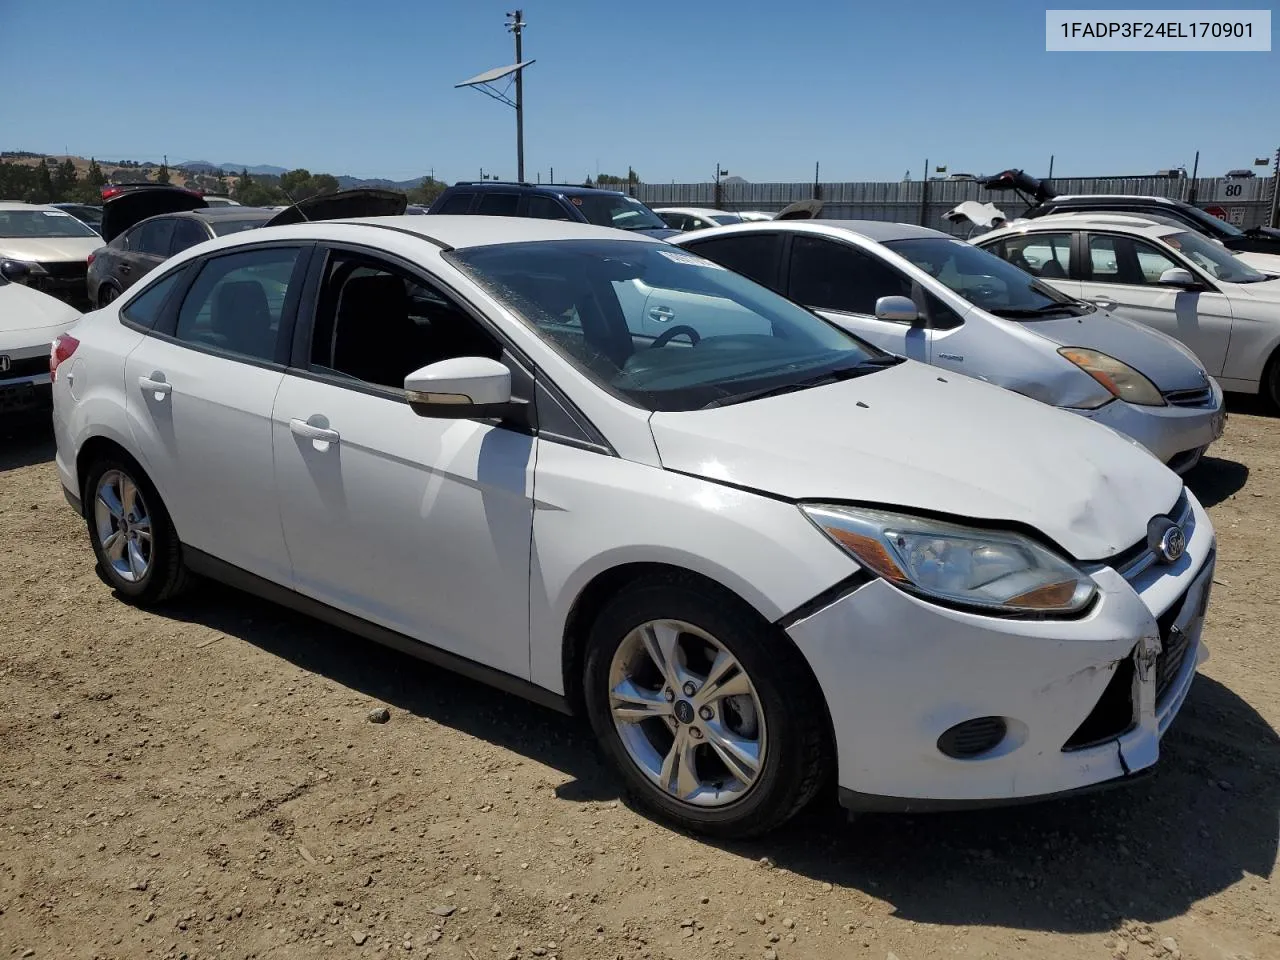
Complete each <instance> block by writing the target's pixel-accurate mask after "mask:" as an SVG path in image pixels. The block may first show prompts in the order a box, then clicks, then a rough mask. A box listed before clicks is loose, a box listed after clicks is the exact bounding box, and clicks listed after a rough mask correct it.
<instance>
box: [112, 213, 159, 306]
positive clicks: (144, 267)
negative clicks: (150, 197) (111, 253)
mask: <svg viewBox="0 0 1280 960" xmlns="http://www.w3.org/2000/svg"><path fill="white" fill-rule="evenodd" d="M173 227H174V218H173V217H152V218H151V219H150V220H144V221H142V223H140V224H138V225H137V226H136V227H134V228H133V229H132V230H130V231H129V238H128V246H127V248H126V249H125V250H124V251H123V253H122V255H121V256H120V257H118V258H117V259H116V263H115V266H114V268H113V272H114V274H115V279H116V282H117V283H119V284H120V289H121V290H127V289H128V288H129V286H130V285H132V284H135V283H137V282H138V281H139V280H140V279H142V278H143V277H144V276H146V275H147V274H148V273H150V272H151V271H152V270H154V269H155V268H156V267H158V266H160V264H162V263H164V262H165V260H167V259H168V258H169V245H170V243H171V242H172V240H173Z"/></svg>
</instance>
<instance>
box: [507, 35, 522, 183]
mask: <svg viewBox="0 0 1280 960" xmlns="http://www.w3.org/2000/svg"><path fill="white" fill-rule="evenodd" d="M523 13H524V11H523V10H517V11H516V12H515V13H508V14H507V16H508V17H510V18H511V19H510V20H508V21H507V29H508V30H510V31H511V32H512V33H514V34H515V35H516V64H517V66H516V180H517V181H518V182H519V183H524V70H522V69H521V68H520V67H519V64H520V63H521V62H523V57H522V56H521V48H520V34H521V32H522V31H523V30H524V27H525V23H524V16H523Z"/></svg>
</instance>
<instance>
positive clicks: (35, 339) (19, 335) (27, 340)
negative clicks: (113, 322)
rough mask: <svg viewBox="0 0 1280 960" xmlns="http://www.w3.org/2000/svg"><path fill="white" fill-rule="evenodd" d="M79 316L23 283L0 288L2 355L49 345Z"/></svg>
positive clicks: (7, 284)
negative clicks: (40, 344)
mask: <svg viewBox="0 0 1280 960" xmlns="http://www.w3.org/2000/svg"><path fill="white" fill-rule="evenodd" d="M80 316H81V314H80V311H79V310H77V309H76V308H75V307H72V306H69V305H67V304H65V303H63V302H62V301H61V300H58V299H57V298H55V297H51V296H49V295H48V294H47V293H41V292H40V291H39V290H32V289H31V288H30V287H27V286H23V285H22V284H20V283H6V284H3V285H0V352H2V351H4V350H16V349H19V348H21V347H29V346H33V345H35V344H38V343H48V342H49V341H51V340H52V339H53V338H54V337H56V336H57V335H58V334H59V333H62V331H63V330H64V329H66V328H67V327H69V326H70V325H71V324H73V323H75V322H76V321H77V320H79V319H80Z"/></svg>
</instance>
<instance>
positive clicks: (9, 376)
mask: <svg viewBox="0 0 1280 960" xmlns="http://www.w3.org/2000/svg"><path fill="white" fill-rule="evenodd" d="M48 372H49V356H48V354H44V355H42V356H38V357H23V358H22V359H21V360H10V361H9V369H8V370H0V380H20V379H22V378H23V377H34V376H36V375H37V374H40V373H48Z"/></svg>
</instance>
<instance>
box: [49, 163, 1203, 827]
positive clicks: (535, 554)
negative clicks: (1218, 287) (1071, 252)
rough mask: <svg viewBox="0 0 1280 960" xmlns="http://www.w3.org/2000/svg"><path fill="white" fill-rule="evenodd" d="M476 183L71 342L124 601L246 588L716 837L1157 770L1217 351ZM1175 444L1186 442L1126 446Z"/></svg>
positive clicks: (781, 245)
mask: <svg viewBox="0 0 1280 960" xmlns="http://www.w3.org/2000/svg"><path fill="white" fill-rule="evenodd" d="M479 186H480V185H470V184H467V185H460V186H459V187H457V188H456V191H457V192H456V193H455V194H454V195H453V197H452V198H451V199H457V197H458V195H459V194H460V193H462V192H464V191H466V190H468V189H469V191H470V196H468V197H466V210H467V211H468V214H467V215H461V216H458V215H442V214H440V213H439V211H437V210H435V208H434V207H433V215H431V216H400V217H381V216H360V217H357V218H356V219H354V220H344V221H342V222H334V221H332V220H328V219H324V218H322V217H321V216H313V215H308V214H307V211H306V210H305V209H303V207H301V206H300V207H298V208H293V213H292V214H291V215H290V216H287V217H286V216H281V217H278V218H277V219H276V220H275V221H274V223H275V225H270V223H271V222H269V223H268V225H267V226H264V227H262V228H259V229H253V230H243V231H239V232H236V233H231V234H228V235H223V236H217V237H213V238H210V239H207V240H205V241H204V242H202V243H200V244H197V245H195V246H193V247H190V248H187V249H184V250H180V251H177V252H173V251H172V247H170V252H171V253H172V255H171V256H169V257H168V259H165V260H163V261H162V262H160V263H159V264H158V265H157V266H155V267H153V268H152V269H150V270H148V271H147V272H146V273H145V274H144V275H143V276H142V277H141V279H139V280H138V281H137V282H135V283H133V284H132V285H131V286H129V287H128V288H126V289H124V290H123V292H122V294H121V295H120V296H118V297H117V298H116V299H113V300H111V301H110V302H108V303H106V304H105V305H104V306H103V307H102V308H100V309H97V310H94V311H93V312H91V313H89V314H87V315H86V316H84V317H83V318H82V319H80V320H79V321H78V322H77V323H76V324H75V325H74V326H73V327H71V328H70V330H69V331H67V332H65V333H62V334H61V335H59V336H58V337H57V338H56V340H55V341H54V344H53V346H52V349H51V351H50V361H49V366H50V370H51V377H52V380H53V383H52V391H53V404H54V432H55V436H56V440H57V458H56V461H57V470H58V474H59V477H60V479H61V482H62V485H63V487H64V488H65V491H66V495H67V499H68V501H69V502H70V503H71V504H72V506H73V508H74V509H75V510H77V511H78V512H79V513H80V514H81V516H82V517H83V518H84V521H85V523H86V527H87V531H88V536H89V541H90V545H91V548H92V551H93V554H94V562H96V564H97V565H98V568H99V569H100V571H101V573H102V575H103V577H105V578H106V580H107V581H108V582H109V583H110V584H111V585H112V586H113V587H114V589H115V591H116V593H117V595H118V596H120V597H121V598H122V599H124V600H127V601H129V602H133V603H138V604H143V605H148V604H155V603H161V602H164V601H165V600H167V599H169V598H171V597H172V596H174V595H176V594H177V593H178V592H180V590H181V589H182V588H183V587H184V585H185V583H186V582H187V578H188V576H189V575H190V574H200V575H205V576H209V577H213V578H216V579H222V580H224V581H227V582H230V583H232V584H234V585H236V586H239V587H241V588H243V589H246V590H249V591H251V592H256V593H259V594H261V595H263V596H266V597H269V598H272V599H274V600H276V601H278V602H280V603H282V604H285V605H289V606H292V607H295V608H298V609H301V610H303V611H306V612H308V613H310V614H312V615H315V616H318V617H321V618H323V619H327V620H329V621H331V622H334V623H337V624H339V625H341V626H343V627H344V628H346V629H349V630H352V631H354V632H356V633H359V634H362V635H364V636H367V637H370V638H373V639H375V640H378V641H380V642H383V643H387V644H390V645H392V646H395V647H397V648H399V649H402V650H405V651H408V652H410V653H412V654H414V655H417V656H420V657H423V658H425V659H427V660H429V661H432V662H435V663H438V664H441V665H444V666H446V667H449V668H451V669H454V670H457V671H459V672H462V673H464V674H467V675H470V676H473V677H477V678H480V679H483V680H486V681H488V682H491V683H493V684H494V685H496V686H498V687H500V688H502V689H504V690H507V691H510V692H515V693H518V694H521V695H523V696H527V697H530V698H532V699H534V700H536V701H538V702H541V703H544V704H547V705H550V706H553V707H556V708H559V709H562V710H565V711H568V712H573V713H580V714H583V715H585V716H586V717H587V718H588V720H589V722H590V724H591V727H592V729H593V730H594V732H595V734H596V736H597V738H598V739H599V741H600V744H601V746H602V749H603V750H604V752H605V754H606V755H607V756H608V757H609V759H610V760H611V762H612V763H613V764H614V766H615V767H616V769H617V770H618V772H619V775H620V776H621V777H622V778H623V779H624V780H625V781H626V783H627V784H628V786H629V787H630V789H631V790H632V791H633V792H634V793H635V795H636V796H637V798H638V799H639V800H640V801H641V802H642V803H643V804H645V805H646V806H647V807H648V808H649V809H651V810H654V811H655V812H657V813H659V814H661V815H663V816H665V817H667V818H668V819H670V820H671V821H673V822H675V823H678V824H680V825H683V826H686V827H689V828H692V829H696V830H699V831H703V832H707V833H711V834H717V835H724V836H742V835H750V834H756V833H761V832H764V831H767V830H770V829H772V828H774V827H776V826H777V825H779V824H781V823H782V822H784V821H785V820H787V819H788V818H789V817H791V816H792V815H794V814H795V813H796V812H797V811H798V810H800V809H801V808H803V807H804V806H805V805H806V803H808V801H809V800H810V799H812V798H813V797H814V796H815V795H816V794H817V793H818V792H819V791H820V790H823V789H826V788H829V787H831V786H832V785H834V787H835V788H837V790H838V793H839V796H840V799H841V802H842V803H844V804H845V805H846V806H848V807H849V808H851V809H855V810H868V809H897V810H918V809H927V808H952V807H967V806H975V805H987V804H992V803H1005V802H1013V801H1018V800H1023V799H1032V798H1043V797H1047V796H1057V795H1061V794H1064V793H1070V792H1074V791H1077V790H1082V789H1092V788H1096V787H1099V786H1103V785H1110V784H1116V783H1123V782H1126V781H1128V780H1129V779H1131V778H1132V777H1134V776H1136V775H1138V774H1140V773H1141V772H1142V771H1144V770H1146V769H1148V768H1150V767H1151V766H1152V765H1153V764H1154V763H1155V762H1156V760H1157V758H1158V756H1159V752H1160V739H1161V737H1162V735H1163V733H1164V732H1165V731H1166V730H1167V729H1168V727H1169V725H1170V723H1171V722H1172V721H1173V719H1174V717H1175V716H1176V714H1177V713H1178V711H1179V708H1180V707H1181V705H1182V703H1183V700H1184V698H1185V697H1186V695H1187V691H1188V689H1189V686H1190V684H1191V683H1192V680H1193V677H1194V674H1195V671H1196V667H1197V664H1198V663H1199V662H1200V661H1201V660H1202V659H1203V658H1204V657H1205V656H1206V652H1205V648H1204V645H1203V644H1202V642H1201V639H1200V635H1201V629H1202V625H1203V619H1204V614H1205V610H1206V605H1207V603H1208V598H1209V593H1210V589H1211V584H1212V582H1213V570H1214V567H1215V535H1214V531H1213V528H1212V525H1211V524H1210V521H1209V518H1208V516H1207V514H1206V513H1205V512H1204V510H1203V509H1202V507H1201V505H1200V504H1199V503H1198V502H1197V500H1196V498H1195V496H1194V495H1193V494H1191V493H1190V492H1189V491H1188V490H1187V489H1186V488H1185V487H1184V486H1183V484H1182V482H1181V480H1180V479H1179V477H1178V476H1177V475H1176V474H1175V473H1174V472H1173V471H1171V470H1169V469H1168V468H1167V467H1166V466H1165V465H1164V464H1163V463H1161V462H1160V461H1161V460H1162V459H1174V458H1175V455H1176V454H1177V453H1178V452H1185V451H1188V450H1189V451H1191V452H1192V454H1193V455H1195V454H1196V452H1197V451H1198V450H1200V449H1201V448H1202V447H1203V445H1204V444H1205V443H1207V442H1209V440H1210V439H1212V437H1213V436H1214V435H1216V431H1218V430H1219V429H1220V422H1215V420H1214V417H1215V416H1217V415H1218V413H1220V409H1219V407H1220V400H1221V394H1220V391H1218V390H1217V389H1216V388H1215V387H1213V385H1212V384H1209V383H1206V384H1205V385H1204V386H1205V387H1207V389H1208V400H1207V401H1206V402H1204V403H1201V404H1195V405H1180V404H1177V403H1170V402H1169V398H1170V395H1171V394H1177V393H1179V392H1180V391H1183V390H1184V389H1192V388H1195V384H1196V382H1198V378H1199V371H1200V366H1199V364H1198V363H1197V361H1196V360H1195V359H1194V358H1193V357H1192V356H1191V354H1190V353H1189V352H1187V351H1185V350H1183V349H1182V348H1181V347H1178V346H1176V345H1175V344H1173V343H1172V342H1171V341H1169V340H1168V338H1165V337H1163V336H1161V335H1159V334H1156V333H1150V332H1148V331H1146V330H1145V329H1144V328H1141V327H1138V326H1136V325H1133V324H1129V323H1125V322H1123V321H1121V320H1119V319H1117V318H1114V317H1111V316H1109V315H1108V314H1107V313H1106V312H1105V311H1102V310H1099V309H1097V308H1095V307H1094V306H1092V305H1089V306H1082V305H1081V302H1080V301H1079V300H1078V299H1076V298H1071V297H1068V296H1066V295H1064V294H1063V293H1061V292H1059V291H1057V290H1056V289H1055V288H1054V287H1053V286H1052V285H1051V283H1050V281H1047V280H1042V279H1040V278H1037V277H1033V276H1031V275H1030V274H1028V273H1026V272H1024V271H1023V270H1021V269H1019V268H1017V267H1015V266H1014V265H1012V264H1010V263H1007V262H1005V261H1004V260H1002V259H1000V258H998V257H996V256H995V255H993V254H990V253H988V252H986V251H984V250H982V249H979V248H978V247H976V246H972V245H969V244H965V243H963V242H961V241H957V240H954V239H952V238H949V237H945V236H942V235H940V234H935V233H933V232H932V231H925V230H920V229H919V228H909V227H902V226H900V225H887V224H862V223H844V224H841V223H827V222H800V223H789V222H787V221H781V222H779V221H773V222H769V223H755V224H751V223H743V224H738V225H734V226H727V227H718V228H716V229H715V230H709V231H705V232H694V233H686V234H681V235H679V236H678V237H675V235H674V234H671V233H669V232H668V231H667V230H666V229H665V228H664V229H663V230H662V231H659V230H658V228H655V227H652V226H651V225H650V224H651V221H650V219H649V218H650V216H651V215H652V214H651V212H648V211H647V208H644V209H642V210H636V209H634V207H633V205H632V204H630V203H628V202H627V200H624V199H619V198H621V197H622V196H623V195H621V194H618V195H616V196H612V197H600V196H598V195H596V194H590V195H586V194H584V195H582V196H580V197H579V199H580V200H581V201H582V202H581V203H580V204H574V203H573V197H572V196H569V195H568V194H566V193H564V192H563V191H561V192H559V193H555V192H554V191H553V193H554V195H553V196H548V195H547V194H546V193H544V192H542V191H539V190H535V189H530V190H526V191H522V192H519V191H507V192H510V193H511V194H512V197H513V198H514V200H512V199H507V200H504V201H503V203H505V204H507V210H508V211H509V212H512V213H516V214H520V213H523V214H524V216H523V217H520V216H515V217H511V216H507V217H504V218H502V219H495V218H494V217H492V216H483V215H476V214H477V213H480V212H483V211H481V210H480V207H481V206H483V205H484V200H485V199H486V198H487V196H488V195H489V194H488V193H487V192H486V191H487V189H488V188H487V187H484V188H479V189H475V188H477V187H479ZM450 189H455V188H450ZM504 190H506V185H501V186H500V188H498V190H497V191H496V192H502V191H504ZM565 197H567V199H568V205H567V206H564V205H561V204H560V201H561V199H564V198H565ZM442 199H443V198H442ZM543 201H548V203H549V202H552V201H554V203H555V206H554V207H553V206H549V205H548V204H547V203H544V202H543ZM446 202H447V201H446ZM457 202H458V205H459V206H462V201H461V200H458V201H457ZM513 203H514V207H513V206H512V204H513ZM584 208H586V209H584ZM598 210H604V211H605V212H604V213H603V214H602V215H601V214H598V213H597V211H598ZM540 211H541V212H546V213H555V215H554V216H542V215H540ZM316 212H317V213H318V212H319V211H316ZM588 212H591V214H592V215H600V216H602V218H607V220H608V222H609V223H610V224H621V225H622V226H623V227H625V228H626V229H617V228H615V227H614V226H609V227H602V226H596V225H592V224H591V223H589V222H582V221H583V220H588V219H589V217H588ZM183 215H184V216H185V214H183ZM285 220H288V221H291V222H289V223H285V222H284V221H285ZM148 222H149V221H147V220H143V221H141V222H140V223H139V224H137V225H136V226H145V225H146V224H147V223H148ZM660 222H661V221H659V223H660ZM127 229H131V228H126V230H127ZM652 232H656V233H658V234H659V235H658V236H654V235H651V233H652ZM669 236H670V237H675V243H674V244H673V243H671V242H667V237H669ZM802 304H805V305H808V306H804V305H802ZM809 307H813V308H816V312H815V310H814V309H809ZM1117 355H1118V356H1117ZM916 358H918V359H916ZM920 361H924V362H920ZM963 374H968V375H963ZM974 374H976V375H974ZM984 376H985V377H986V378H987V379H989V380H990V381H992V382H983V379H982V378H983V377H984ZM1182 378H1185V382H1187V383H1190V384H1191V386H1190V387H1185V386H1184V379H1182ZM1156 411H1163V412H1162V413H1160V414H1159V415H1160V416H1163V417H1164V418H1165V419H1166V420H1167V421H1168V422H1169V423H1176V424H1177V425H1178V426H1177V430H1179V431H1181V435H1183V436H1184V437H1185V438H1186V441H1185V443H1186V445H1185V446H1180V447H1178V448H1177V450H1176V451H1175V450H1172V449H1171V450H1169V451H1162V452H1160V453H1158V454H1157V456H1156V457H1153V456H1151V455H1150V454H1149V453H1148V452H1147V451H1146V450H1145V449H1143V448H1142V446H1140V444H1139V443H1137V442H1136V441H1134V440H1132V439H1130V438H1129V437H1126V436H1124V435H1122V434H1121V433H1120V432H1118V431H1117V430H1114V429H1109V428H1107V427H1105V426H1102V425H1100V422H1101V423H1114V424H1116V425H1118V426H1120V428H1121V429H1130V430H1132V431H1133V432H1135V433H1141V432H1142V431H1141V430H1139V429H1138V427H1136V426H1134V425H1135V424H1147V423H1148V422H1149V421H1151V420H1153V419H1154V416H1155V415H1156ZM1143 429H1145V427H1144V428H1143ZM1153 435H1154V433H1153ZM1161 436H1164V434H1161ZM1174 465H1175V466H1177V465H1179V464H1177V463H1175V464H1174Z"/></svg>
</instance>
